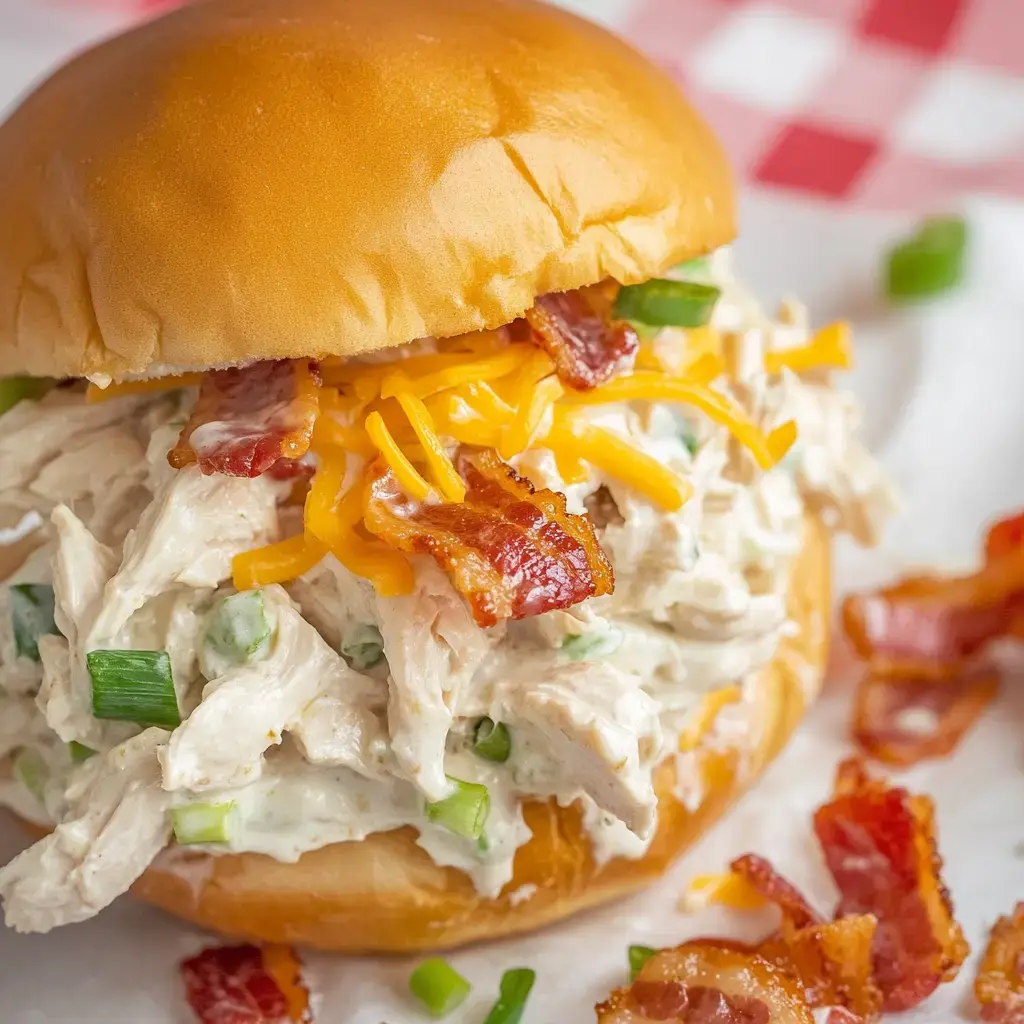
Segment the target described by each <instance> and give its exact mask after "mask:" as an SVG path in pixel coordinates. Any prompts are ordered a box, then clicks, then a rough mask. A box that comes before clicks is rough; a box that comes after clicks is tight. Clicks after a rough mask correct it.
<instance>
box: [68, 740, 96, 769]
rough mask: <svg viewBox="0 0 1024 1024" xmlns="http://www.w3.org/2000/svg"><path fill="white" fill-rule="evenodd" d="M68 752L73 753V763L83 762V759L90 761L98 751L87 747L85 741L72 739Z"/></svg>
mask: <svg viewBox="0 0 1024 1024" xmlns="http://www.w3.org/2000/svg"><path fill="white" fill-rule="evenodd" d="M68 753H69V754H70V755H71V761H72V763H73V764H81V763H82V762H83V761H88V760H89V758H90V757H92V756H93V755H94V754H95V753H96V751H95V750H93V749H92V747H87V746H86V745H85V744H84V743H79V742H78V740H72V741H71V742H70V743H69V744H68Z"/></svg>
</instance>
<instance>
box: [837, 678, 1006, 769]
mask: <svg viewBox="0 0 1024 1024" xmlns="http://www.w3.org/2000/svg"><path fill="white" fill-rule="evenodd" d="M998 692H999V673H998V671H996V670H995V669H994V668H990V667H981V668H978V669H975V670H974V671H970V672H968V673H967V674H965V675H963V676H962V677H960V678H957V679H950V680H929V679H886V678H885V677H884V676H876V675H871V674H868V675H866V676H865V677H864V679H862V680H861V683H860V686H859V687H858V689H857V697H856V701H855V703H854V715H853V737H854V739H855V740H856V742H857V743H858V744H859V745H860V746H861V748H862V749H863V750H864V751H865V752H866V753H868V754H870V755H871V756H872V757H874V758H876V759H877V760H879V761H884V762H885V763H886V764H893V765H899V766H901V767H907V766H909V765H912V764H916V763H917V762H918V761H922V760H924V759H925V758H932V757H945V756H947V755H948V754H950V753H952V752H953V750H955V749H956V747H957V745H958V744H959V743H960V741H961V740H962V739H963V738H964V735H965V734H966V732H967V730H968V729H970V727H971V726H972V725H973V724H974V722H975V721H976V720H977V718H978V716H979V715H980V714H981V713H982V712H983V711H984V710H985V708H987V707H988V705H989V704H991V703H992V701H993V700H994V699H995V697H996V695H997V694H998Z"/></svg>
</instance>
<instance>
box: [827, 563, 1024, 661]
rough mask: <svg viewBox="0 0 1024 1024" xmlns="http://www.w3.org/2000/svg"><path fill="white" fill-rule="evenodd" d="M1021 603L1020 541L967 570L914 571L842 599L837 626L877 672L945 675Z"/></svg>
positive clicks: (998, 631)
mask: <svg viewBox="0 0 1024 1024" xmlns="http://www.w3.org/2000/svg"><path fill="white" fill-rule="evenodd" d="M1022 610H1024V549H1021V550H1020V551H1017V552H1014V553H1012V554H1008V555H1007V556H1006V557H1004V558H1001V559H998V560H996V561H993V562H990V563H989V564H987V565H985V566H984V567H983V568H982V569H980V570H979V571H978V572H976V573H974V574H973V575H970V576H956V577H948V578H946V577H940V576H915V577H910V578H908V579H905V580H901V581H900V582H899V583H897V584H895V585H894V586H891V587H887V588H885V589H883V590H879V591H877V592H876V593H873V594H862V595H854V596H852V597H849V598H847V599H846V601H845V602H844V603H843V628H844V630H845V632H846V636H847V638H848V639H849V641H850V643H851V644H852V646H853V649H854V650H855V651H856V652H857V654H858V655H859V656H860V657H861V658H863V659H865V660H866V661H868V662H869V664H870V667H871V670H872V671H873V672H874V673H876V674H878V675H897V676H903V677H919V678H927V679H946V678H950V677H951V676H955V675H956V674H957V673H959V672H960V671H961V670H962V668H963V665H964V663H965V662H966V661H967V659H969V658H970V657H971V656H972V655H974V654H976V653H977V652H978V651H979V650H981V648H983V647H984V646H985V645H986V644H987V643H988V642H989V641H990V640H994V639H995V638H997V637H999V636H1002V635H1004V634H1005V633H1006V632H1007V631H1008V630H1009V629H1010V628H1011V627H1012V626H1013V622H1014V618H1015V616H1017V615H1019V614H1020V612H1021V611H1022Z"/></svg>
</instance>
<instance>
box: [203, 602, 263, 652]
mask: <svg viewBox="0 0 1024 1024" xmlns="http://www.w3.org/2000/svg"><path fill="white" fill-rule="evenodd" d="M269 636H270V623H269V622H267V616H266V613H265V612H264V610H263V595H262V594H261V593H260V592H259V591H258V590H246V591H243V592H242V593H241V594H232V595H231V597H228V598H225V599H224V600H223V601H222V602H221V605H220V607H219V608H218V609H217V613H216V614H215V615H214V617H213V621H212V622H211V623H210V628H209V629H208V630H207V631H206V642H207V643H208V644H209V645H210V646H211V647H212V648H213V649H214V650H215V651H216V652H217V653H218V654H221V655H223V656H224V657H226V658H231V659H232V660H234V661H236V662H243V661H246V660H247V659H249V658H251V657H252V656H253V655H254V654H255V653H256V652H257V651H258V650H259V649H260V647H261V646H262V645H263V644H264V643H265V642H266V640H267V637H269Z"/></svg>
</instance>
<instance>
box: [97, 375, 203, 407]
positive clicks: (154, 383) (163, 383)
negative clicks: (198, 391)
mask: <svg viewBox="0 0 1024 1024" xmlns="http://www.w3.org/2000/svg"><path fill="white" fill-rule="evenodd" d="M204 376H206V375H205V374H203V373H179V374H177V375H176V376H171V377H149V378H147V379H146V380H123V381H121V382H120V383H119V384H108V385H107V386H106V387H105V388H101V387H97V385H95V384H90V385H89V387H88V388H86V391H85V400H86V401H87V402H90V403H95V402H108V401H110V399H111V398H121V397H122V396H124V395H148V394H152V393H154V392H157V391H174V390H175V389H177V388H197V387H199V385H200V384H202V382H203V377H204Z"/></svg>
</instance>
